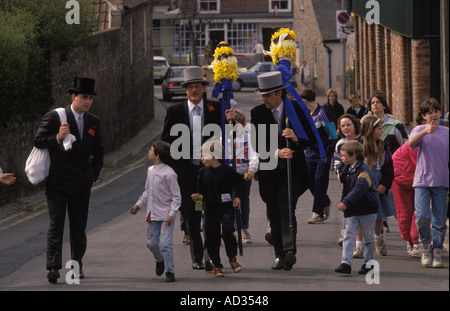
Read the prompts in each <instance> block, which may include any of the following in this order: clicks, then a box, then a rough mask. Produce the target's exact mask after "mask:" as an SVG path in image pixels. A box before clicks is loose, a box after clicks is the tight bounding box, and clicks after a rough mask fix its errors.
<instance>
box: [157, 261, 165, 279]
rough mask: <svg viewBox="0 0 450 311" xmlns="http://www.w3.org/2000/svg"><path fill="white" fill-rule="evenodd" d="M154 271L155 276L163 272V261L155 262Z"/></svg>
mask: <svg viewBox="0 0 450 311" xmlns="http://www.w3.org/2000/svg"><path fill="white" fill-rule="evenodd" d="M155 272H156V275H157V276H160V275H162V274H163V273H164V261H161V262H156V268H155Z"/></svg>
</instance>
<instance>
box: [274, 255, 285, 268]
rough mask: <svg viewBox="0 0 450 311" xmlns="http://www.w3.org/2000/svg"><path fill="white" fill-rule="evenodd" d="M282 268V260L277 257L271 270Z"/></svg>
mask: <svg viewBox="0 0 450 311" xmlns="http://www.w3.org/2000/svg"><path fill="white" fill-rule="evenodd" d="M283 267H284V258H282V257H278V258H277V259H275V261H274V262H273V264H272V269H273V270H281V269H283Z"/></svg>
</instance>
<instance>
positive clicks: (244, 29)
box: [227, 23, 258, 54]
mask: <svg viewBox="0 0 450 311" xmlns="http://www.w3.org/2000/svg"><path fill="white" fill-rule="evenodd" d="M227 40H228V44H229V45H230V46H231V47H232V48H233V51H234V54H247V53H253V47H254V46H255V44H256V43H257V40H258V31H257V26H256V24H254V23H236V24H228V25H227Z"/></svg>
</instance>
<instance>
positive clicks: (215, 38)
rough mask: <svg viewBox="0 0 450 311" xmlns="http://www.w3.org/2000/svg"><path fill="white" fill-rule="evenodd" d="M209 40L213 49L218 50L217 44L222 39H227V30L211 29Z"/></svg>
mask: <svg viewBox="0 0 450 311" xmlns="http://www.w3.org/2000/svg"><path fill="white" fill-rule="evenodd" d="M209 40H210V41H211V46H212V51H213V53H214V51H215V50H216V47H217V45H218V44H219V43H220V42H221V41H225V30H223V29H222V30H210V31H209Z"/></svg>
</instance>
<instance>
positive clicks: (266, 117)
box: [251, 104, 315, 202]
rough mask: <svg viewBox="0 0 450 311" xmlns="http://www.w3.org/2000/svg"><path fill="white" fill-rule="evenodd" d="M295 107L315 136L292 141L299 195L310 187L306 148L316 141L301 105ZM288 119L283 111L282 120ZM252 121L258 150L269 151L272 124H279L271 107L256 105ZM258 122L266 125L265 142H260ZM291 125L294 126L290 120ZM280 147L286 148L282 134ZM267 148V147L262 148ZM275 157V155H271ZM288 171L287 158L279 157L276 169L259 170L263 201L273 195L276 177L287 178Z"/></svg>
mask: <svg viewBox="0 0 450 311" xmlns="http://www.w3.org/2000/svg"><path fill="white" fill-rule="evenodd" d="M294 108H295V110H296V112H297V115H298V116H299V120H300V122H301V123H302V125H303V127H304V129H305V132H306V133H307V134H308V136H309V137H311V138H313V139H312V140H311V141H307V140H300V141H299V142H298V143H293V142H291V143H290V148H291V149H292V150H293V151H294V155H293V158H292V160H291V163H292V178H293V186H294V187H295V189H293V190H294V192H295V194H297V195H298V196H300V195H301V194H302V193H303V192H305V191H306V190H307V189H308V188H309V178H308V169H307V167H306V160H305V154H304V149H305V147H306V146H309V145H311V144H313V143H314V142H315V139H314V134H313V132H312V130H310V129H309V125H308V126H307V125H306V124H307V123H306V122H307V119H306V118H305V116H304V114H303V112H301V111H300V109H301V108H300V107H298V105H296V104H294ZM285 119H286V115H285V113H284V111H283V115H282V120H285ZM251 123H252V124H253V125H254V126H255V129H256V151H257V152H258V153H260V150H264V151H266V152H267V151H269V150H270V143H271V142H270V139H269V137H270V126H269V125H270V124H277V122H276V121H275V119H274V117H273V113H272V110H271V109H268V108H266V106H265V105H264V104H262V105H259V106H256V107H255V108H253V109H252V110H251ZM258 124H264V125H266V128H265V135H266V141H265V144H262V145H261V144H259V135H261V134H262V133H260V132H258V131H259V129H258ZM289 127H290V128H292V126H291V124H290V122H289ZM285 128H286V124H285V122H282V129H285ZM277 143H278V149H283V148H286V139H285V138H284V137H282V136H281V135H278V142H277ZM261 148H265V149H261ZM270 156H271V157H273V156H274V155H272V154H271V155H270ZM268 161H269V159H260V163H264V162H268ZM286 172H287V165H286V160H285V159H278V165H277V168H276V169H274V170H259V171H258V178H259V183H260V184H259V187H260V194H261V196H262V199H263V201H265V202H266V201H267V200H268V198H267V196H269V197H270V196H271V194H272V193H273V191H274V189H273V182H274V180H276V179H279V178H280V176H283V177H282V178H285V176H286V174H287V173H286Z"/></svg>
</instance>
